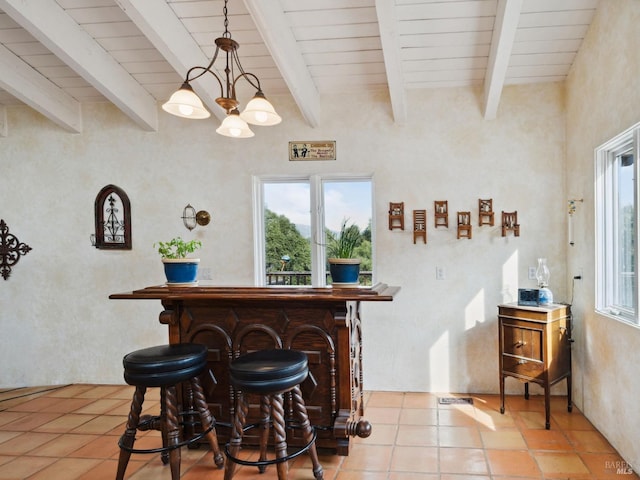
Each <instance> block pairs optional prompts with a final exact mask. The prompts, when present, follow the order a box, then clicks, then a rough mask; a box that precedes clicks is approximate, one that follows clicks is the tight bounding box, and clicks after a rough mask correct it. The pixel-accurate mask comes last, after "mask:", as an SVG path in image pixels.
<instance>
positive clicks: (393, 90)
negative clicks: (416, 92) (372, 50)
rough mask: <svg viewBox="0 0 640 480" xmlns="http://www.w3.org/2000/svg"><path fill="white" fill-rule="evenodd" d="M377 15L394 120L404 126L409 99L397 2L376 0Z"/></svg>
mask: <svg viewBox="0 0 640 480" xmlns="http://www.w3.org/2000/svg"><path fill="white" fill-rule="evenodd" d="M376 14H377V16H378V25H379V28H380V42H381V43H382V55H383V57H384V66H385V70H386V74H387V84H388V87H389V97H390V98H391V109H392V111H393V119H394V122H395V123H396V124H398V125H404V124H405V123H406V121H407V98H406V94H405V89H404V79H403V71H402V57H401V46H400V38H399V37H400V33H399V32H398V25H399V24H398V18H397V15H396V6H395V2H389V0H376Z"/></svg>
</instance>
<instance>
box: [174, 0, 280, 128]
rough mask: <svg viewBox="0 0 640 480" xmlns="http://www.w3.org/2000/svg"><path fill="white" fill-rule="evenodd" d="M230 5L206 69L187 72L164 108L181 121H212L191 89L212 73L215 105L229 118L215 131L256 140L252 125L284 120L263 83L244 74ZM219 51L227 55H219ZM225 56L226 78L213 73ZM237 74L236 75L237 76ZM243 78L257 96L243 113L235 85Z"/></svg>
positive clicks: (225, 3) (250, 74) (199, 68)
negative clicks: (216, 94) (231, 28)
mask: <svg viewBox="0 0 640 480" xmlns="http://www.w3.org/2000/svg"><path fill="white" fill-rule="evenodd" d="M227 2H228V0H225V1H224V8H223V10H222V12H223V14H224V33H223V34H222V36H221V37H218V38H216V40H215V42H216V51H215V53H214V55H213V58H212V59H211V62H209V65H207V66H206V67H200V66H195V67H191V68H190V69H189V70H188V71H187V75H186V77H185V79H184V82H183V84H182V86H181V87H180V89H179V90H177V91H176V92H175V93H174V94H173V95H171V98H169V100H168V101H167V102H166V103H165V104H164V105H162V109H163V110H164V111H166V112H168V113H170V114H172V115H176V116H178V117H182V118H190V119H203V118H209V117H210V116H211V113H209V111H208V110H207V109H206V108H205V106H204V105H203V104H202V100H201V99H200V97H198V95H196V93H195V92H194V91H193V88H192V87H191V83H190V82H192V81H193V80H196V79H197V78H200V77H201V76H203V75H204V74H206V73H210V74H211V75H213V76H214V77H215V79H216V80H217V81H218V84H220V97H218V98H216V103H217V104H218V105H220V106H221V107H222V108H224V109H225V111H226V112H227V117H226V118H225V119H224V121H223V122H222V124H221V125H220V126H219V127H218V128H217V129H216V132H217V133H219V134H220V135H225V136H227V137H234V138H248V137H253V135H254V133H253V132H252V131H251V129H250V128H249V125H248V124H249V123H250V124H252V125H262V126H271V125H277V124H278V123H280V122H281V121H282V118H281V117H280V115H278V114H277V113H276V111H275V109H274V108H273V105H271V103H269V101H268V100H267V99H266V98H265V96H264V93H262V89H261V88H260V80H259V79H258V77H256V76H255V75H254V74H253V73H250V72H245V71H244V69H243V68H242V64H241V63H240V58H238V48H240V44H238V42H236V41H235V40H233V39H232V38H231V33H230V32H229V19H228V17H227ZM220 51H222V52H224V54H220ZM219 54H220V55H221V56H222V55H224V57H225V59H226V65H225V68H224V78H221V76H222V75H221V74H220V73H218V74H216V72H214V71H213V70H212V68H213V64H214V63H215V61H216V59H217V58H218V55H219ZM236 72H237V75H236ZM241 78H243V79H244V80H245V81H246V82H248V83H249V85H251V86H252V87H253V88H255V89H256V93H255V95H254V97H253V98H252V99H251V100H250V101H249V103H247V106H246V107H245V109H244V111H243V112H242V113H240V111H239V110H238V107H239V105H240V102H238V100H237V99H236V82H237V81H238V80H240V79H241Z"/></svg>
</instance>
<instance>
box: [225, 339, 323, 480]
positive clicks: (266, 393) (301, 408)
mask: <svg viewBox="0 0 640 480" xmlns="http://www.w3.org/2000/svg"><path fill="white" fill-rule="evenodd" d="M229 373H230V378H231V384H232V385H233V386H234V387H235V389H236V395H237V397H236V410H235V414H234V416H233V419H232V425H231V428H232V429H231V437H230V440H229V443H228V444H227V446H226V448H225V453H226V455H227V464H226V465H225V471H224V479H225V480H231V479H232V478H233V474H234V471H235V467H236V464H240V465H250V466H251V465H252V466H257V467H258V469H259V471H260V473H263V472H264V471H265V469H266V467H267V465H271V464H276V465H277V471H278V480H286V479H287V478H288V472H289V467H288V460H290V459H292V458H295V457H297V456H298V455H300V454H302V453H303V452H308V453H309V456H310V457H311V462H312V464H313V475H314V477H315V478H316V480H322V479H323V478H324V477H323V470H322V466H321V465H320V461H319V460H318V453H317V451H316V444H315V441H316V433H315V430H314V428H313V427H312V426H311V424H310V422H309V417H308V415H307V408H306V407H305V404H304V400H303V399H302V392H301V391H300V383H302V381H303V380H304V379H305V378H307V376H308V375H309V366H308V360H307V356H306V355H305V354H304V353H303V352H299V351H297V350H259V351H256V352H252V353H247V354H245V355H242V356H240V357H238V358H236V359H235V360H233V361H232V362H231V365H230V367H229ZM287 392H291V398H292V410H293V414H294V418H295V420H297V424H296V427H295V428H300V429H301V430H302V432H303V439H304V441H305V442H306V445H305V446H303V447H302V448H300V449H299V450H297V451H296V452H294V453H292V454H290V455H287V441H286V440H287V436H286V428H287V421H286V419H285V416H284V402H283V394H284V393H287ZM249 393H253V394H258V395H260V416H261V418H260V422H259V423H256V424H250V425H247V424H246V418H247V412H248V410H249V405H248V403H247V398H246V396H245V395H246V394H249ZM271 425H272V426H273V437H274V443H275V457H276V458H275V459H270V460H268V459H267V443H268V440H269V429H270V426H271ZM289 426H292V424H291V422H289ZM255 427H261V428H262V432H261V435H260V457H259V460H257V461H248V460H241V459H239V458H238V457H237V455H238V452H239V450H240V447H241V444H242V434H243V433H244V432H245V431H246V430H248V429H250V428H255Z"/></svg>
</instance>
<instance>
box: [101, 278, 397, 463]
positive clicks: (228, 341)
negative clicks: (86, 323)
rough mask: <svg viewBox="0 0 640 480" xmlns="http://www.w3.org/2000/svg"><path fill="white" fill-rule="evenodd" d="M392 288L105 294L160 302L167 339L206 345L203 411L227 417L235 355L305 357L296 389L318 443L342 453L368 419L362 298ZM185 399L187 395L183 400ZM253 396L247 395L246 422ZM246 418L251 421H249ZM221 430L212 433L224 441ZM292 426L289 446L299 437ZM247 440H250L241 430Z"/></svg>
mask: <svg viewBox="0 0 640 480" xmlns="http://www.w3.org/2000/svg"><path fill="white" fill-rule="evenodd" d="M398 290H399V288H398V287H389V286H387V285H385V284H377V285H375V286H374V287H372V288H364V287H363V288H349V289H332V288H330V287H328V288H290V287H209V286H200V287H180V288H174V287H166V286H156V287H148V288H144V289H142V290H135V291H133V292H129V293H122V294H113V295H111V296H110V297H109V298H111V299H135V300H140V299H156V300H160V301H161V302H162V306H163V307H164V310H163V311H162V312H161V313H160V323H162V324H165V325H167V326H168V327H169V342H170V343H181V342H194V343H202V344H205V345H207V347H208V349H209V368H210V370H211V375H210V376H209V377H207V378H205V379H203V381H204V389H205V394H206V396H207V400H208V403H209V408H210V409H211V413H212V414H213V415H215V417H216V420H217V421H218V422H221V423H228V422H230V418H231V414H232V412H233V405H234V392H233V388H232V387H231V385H230V383H229V379H228V372H229V362H231V360H232V359H233V358H235V357H237V356H238V355H241V354H243V353H246V352H250V351H254V350H260V349H266V348H294V349H296V350H301V351H304V352H305V353H306V354H307V356H308V358H309V370H310V375H309V377H308V378H307V380H305V382H303V384H302V392H303V395H304V399H305V402H306V404H307V408H308V411H309V417H310V420H311V422H312V424H313V425H314V426H315V427H316V430H317V434H318V440H317V444H318V447H320V448H327V449H331V450H333V451H334V452H335V453H337V454H338V455H348V454H349V444H350V439H351V437H352V436H355V435H359V436H362V437H366V436H368V435H369V434H370V433H371V425H370V424H369V422H368V421H366V420H365V419H364V418H363V416H364V407H363V384H362V380H363V369H362V331H361V318H360V304H361V302H362V301H391V300H393V296H394V295H395V294H396V293H397V291H398ZM184 400H185V401H188V400H187V399H184ZM258 412H259V402H258V401H257V398H256V399H253V400H252V401H251V408H250V411H249V413H250V420H251V419H252V418H253V419H257V413H258ZM251 421H253V420H251ZM228 433H229V432H228V430H227V429H225V428H220V429H219V430H218V435H219V436H220V437H221V441H223V442H225V441H226V439H227V436H228ZM296 433H297V432H296V431H295V430H294V431H293V432H292V435H293V437H292V438H291V439H290V440H289V443H290V444H292V445H296V444H298V445H299V444H300V443H301V439H300V438H299V437H298V436H297V435H296ZM245 439H246V440H247V441H252V440H254V441H256V443H257V437H256V438H253V439H252V437H251V432H247V436H246V437H245Z"/></svg>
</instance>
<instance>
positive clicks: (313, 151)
mask: <svg viewBox="0 0 640 480" xmlns="http://www.w3.org/2000/svg"><path fill="white" fill-rule="evenodd" d="M335 159H336V142H335V141H320V142H310V141H306V140H299V141H293V142H289V161H291V162H294V161H304V160H335Z"/></svg>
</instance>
